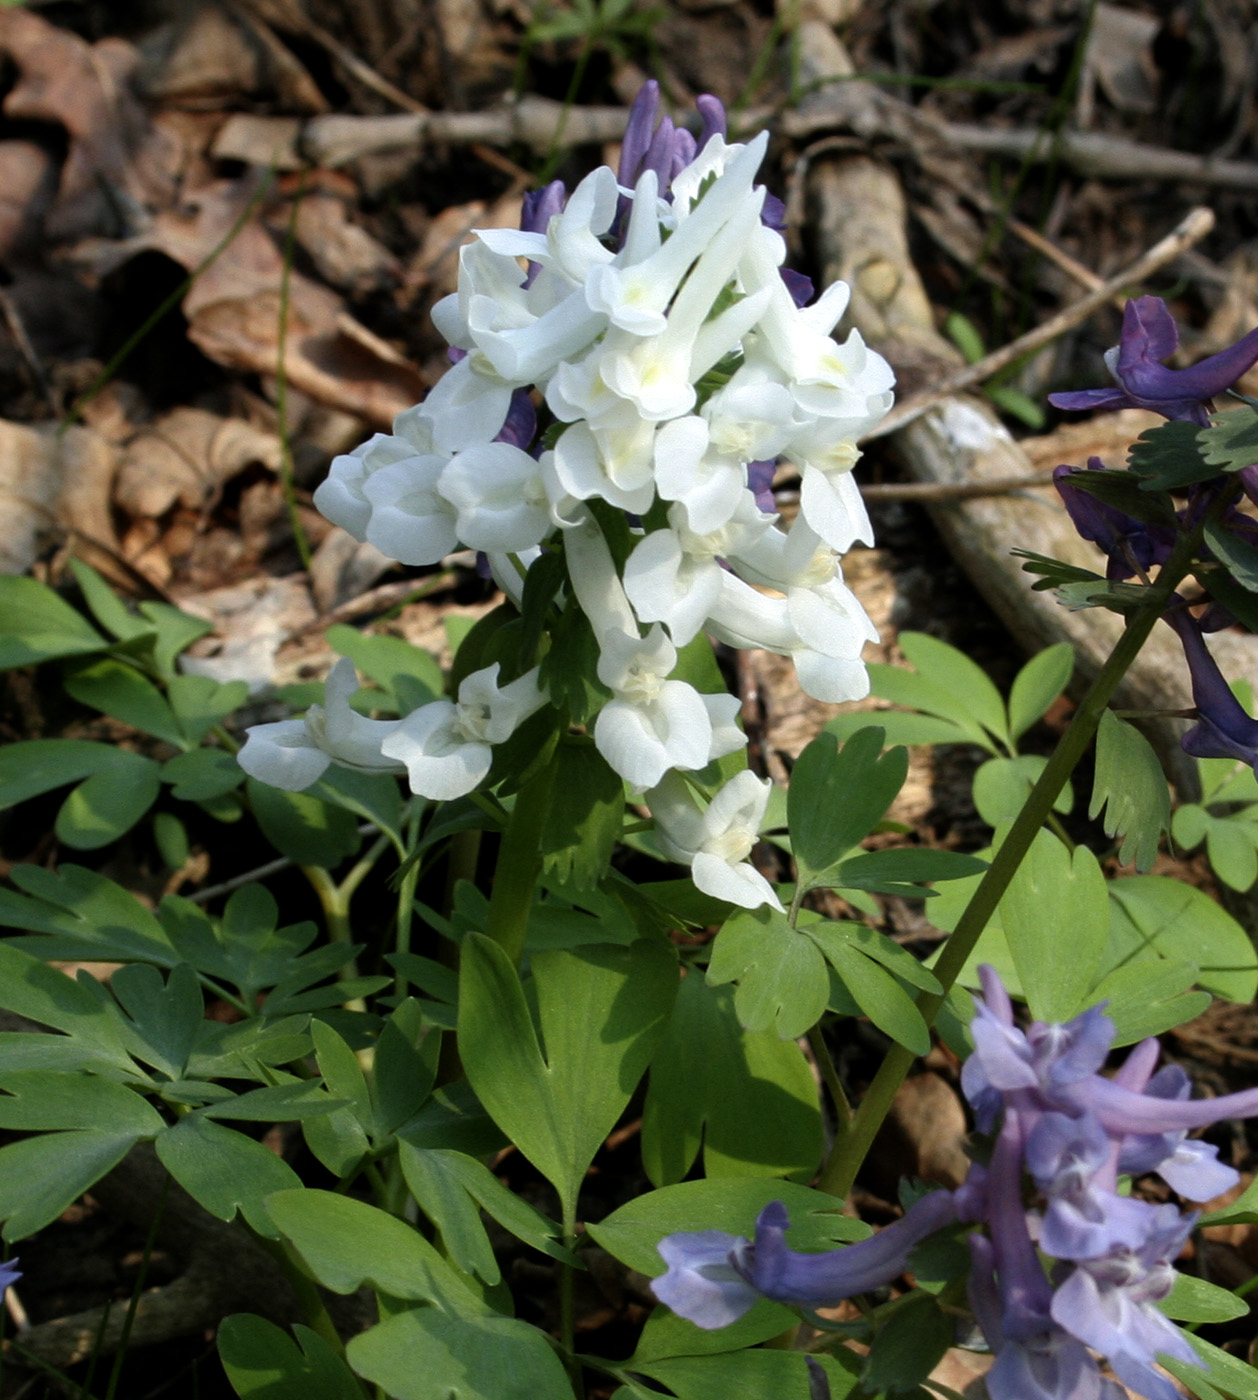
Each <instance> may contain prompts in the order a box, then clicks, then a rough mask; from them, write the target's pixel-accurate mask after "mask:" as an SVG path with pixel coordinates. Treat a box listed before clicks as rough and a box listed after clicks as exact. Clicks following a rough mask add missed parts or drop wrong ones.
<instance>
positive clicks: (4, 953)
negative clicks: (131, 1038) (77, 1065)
mask: <svg viewBox="0 0 1258 1400" xmlns="http://www.w3.org/2000/svg"><path fill="white" fill-rule="evenodd" d="M83 976H84V977H87V974H86V973H84V974H83ZM99 992H100V988H99V984H97V983H95V982H94V981H93V980H92V979H90V978H89V979H88V981H87V982H78V981H71V980H70V978H68V977H67V976H66V975H65V973H64V972H60V971H58V969H57V968H55V967H49V966H48V965H47V964H46V963H43V962H41V961H40V960H39V959H38V958H33V957H31V955H30V954H29V953H25V952H21V951H19V950H18V949H17V948H15V947H13V946H12V944H9V943H0V1006H3V1007H4V1009H5V1010H6V1011H14V1012H16V1013H17V1014H18V1015H19V1016H25V1017H26V1018H27V1020H29V1021H38V1022H39V1023H40V1025H44V1026H51V1027H52V1028H53V1029H54V1030H59V1031H64V1032H65V1033H66V1034H67V1035H72V1036H74V1037H76V1038H79V1039H82V1040H84V1041H87V1042H89V1043H91V1044H93V1045H96V1046H98V1047H100V1048H101V1049H103V1050H104V1051H106V1052H107V1053H108V1055H109V1057H110V1059H111V1060H112V1062H113V1063H114V1064H115V1065H116V1066H117V1067H118V1068H119V1069H122V1070H124V1071H131V1070H134V1066H133V1065H132V1063H131V1060H130V1058H129V1056H128V1055H127V1053H126V1051H125V1050H124V1049H123V1045H122V1038H121V1033H120V1031H119V1028H118V1023H117V1019H116V1017H114V1016H113V1015H111V1014H110V1010H109V1006H108V995H107V994H106V995H105V997H104V998H103V999H102V997H101V995H100V994H99Z"/></svg>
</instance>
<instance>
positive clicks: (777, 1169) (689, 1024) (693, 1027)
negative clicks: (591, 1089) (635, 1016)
mask: <svg viewBox="0 0 1258 1400" xmlns="http://www.w3.org/2000/svg"><path fill="white" fill-rule="evenodd" d="M901 951H903V950H901ZM904 956H905V957H908V958H911V957H912V955H911V954H909V953H905V954H904ZM700 1144H702V1146H703V1170H704V1175H705V1176H709V1177H722V1176H723V1177H730V1176H757V1177H773V1176H786V1177H790V1178H792V1179H797V1180H807V1179H808V1178H810V1177H811V1176H812V1174H813V1173H814V1172H815V1171H816V1169H817V1164H818V1162H819V1161H820V1158H821V1150H822V1140H821V1113H820V1109H819V1107H818V1101H817V1089H816V1085H815V1083H814V1081H813V1077H812V1070H811V1069H810V1068H809V1066H808V1063H807V1061H806V1060H805V1059H804V1056H803V1053H802V1052H801V1050H800V1048H799V1046H798V1044H797V1043H796V1042H795V1041H793V1040H780V1039H779V1038H778V1037H777V1036H776V1035H775V1034H774V1033H773V1032H772V1031H771V1030H768V1031H756V1032H752V1031H747V1030H745V1029H744V1028H743V1027H742V1026H741V1025H740V1024H739V1021H738V1018H737V1016H736V1015H735V1013H734V1006H733V998H732V997H731V995H730V993H729V991H728V990H727V989H725V988H723V987H721V988H716V987H709V986H708V985H707V984H706V983H705V982H704V980H703V978H702V977H700V976H699V975H698V974H697V973H695V972H693V971H692V972H690V973H688V974H687V975H686V976H685V977H684V978H683V979H682V982H681V986H680V987H679V989H678V992H677V1002H676V1005H675V1006H674V1008H673V1014H672V1017H671V1018H670V1020H669V1023H668V1032H667V1034H666V1035H665V1037H664V1039H663V1041H662V1042H661V1044H660V1048H659V1049H658V1050H657V1051H656V1052H655V1058H654V1059H653V1060H652V1061H651V1078H650V1085H649V1087H648V1089H647V1096H646V1105H645V1107H644V1108H643V1112H642V1163H643V1166H644V1167H645V1168H646V1173H647V1176H648V1177H650V1179H651V1182H652V1184H653V1185H655V1186H664V1185H669V1184H671V1183H673V1182H676V1181H680V1180H681V1179H682V1178H683V1177H684V1176H685V1175H686V1174H687V1172H689V1170H690V1168H691V1166H692V1164H693V1162H694V1159H695V1156H696V1155H697V1153H698V1151H699V1147H700Z"/></svg>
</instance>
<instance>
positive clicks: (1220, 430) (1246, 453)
mask: <svg viewBox="0 0 1258 1400" xmlns="http://www.w3.org/2000/svg"><path fill="white" fill-rule="evenodd" d="M1167 426H1170V425H1169V424H1168V425H1167ZM1182 426H1183V427H1185V428H1187V427H1190V426H1191V425H1190V424H1188V423H1185V424H1183V425H1182ZM1196 446H1197V450H1198V451H1199V452H1200V454H1201V456H1202V457H1203V458H1204V459H1205V461H1206V462H1208V463H1209V464H1210V465H1211V466H1213V467H1215V468H1216V469H1217V468H1219V467H1221V468H1222V469H1223V470H1224V471H1227V472H1238V471H1243V470H1244V468H1245V467H1249V466H1252V465H1253V464H1254V463H1255V462H1258V413H1255V412H1254V409H1253V407H1252V406H1251V405H1246V406H1245V407H1243V408H1236V409H1229V410H1228V412H1226V413H1217V414H1215V415H1214V417H1213V420H1212V422H1211V426H1210V427H1208V428H1201V429H1199V430H1198V432H1197V438H1196Z"/></svg>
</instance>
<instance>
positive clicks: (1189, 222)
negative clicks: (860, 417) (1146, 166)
mask: <svg viewBox="0 0 1258 1400" xmlns="http://www.w3.org/2000/svg"><path fill="white" fill-rule="evenodd" d="M1213 227H1214V212H1213V211H1212V210H1210V209H1207V208H1205V207H1204V206H1198V207H1197V208H1196V209H1190V210H1189V211H1188V213H1187V214H1186V215H1185V216H1184V218H1183V219H1181V220H1180V222H1179V223H1178V224H1176V226H1175V227H1174V228H1173V229H1172V230H1171V232H1170V233H1168V234H1167V235H1166V237H1165V238H1163V239H1160V240H1159V241H1158V242H1157V243H1155V244H1154V245H1153V247H1152V248H1150V249H1149V250H1148V251H1147V252H1145V253H1142V254H1141V255H1140V257H1138V258H1137V259H1136V260H1135V262H1133V263H1129V264H1128V265H1127V266H1126V267H1125V268H1123V269H1122V271H1121V272H1118V273H1115V275H1114V276H1113V277H1110V278H1107V279H1106V280H1105V281H1104V282H1103V283H1101V285H1100V286H1099V287H1097V288H1096V290H1095V291H1091V292H1088V293H1087V295H1086V296H1082V297H1080V298H1079V300H1078V301H1074V302H1071V303H1070V305H1069V306H1066V307H1063V309H1062V310H1061V311H1059V312H1058V313H1057V315H1056V316H1050V317H1049V319H1048V320H1047V321H1045V322H1043V323H1042V324H1041V325H1038V326H1036V327H1035V328H1034V329H1033V330H1029V331H1028V332H1027V333H1026V334H1025V335H1020V336H1019V337H1018V338H1017V339H1016V340H1011V341H1010V342H1009V344H1008V345H1003V346H1001V348H1000V349H999V350H993V351H992V353H991V354H990V355H984V356H983V358H982V359H981V360H977V361H975V363H974V364H972V365H966V366H965V368H964V369H959V370H955V371H954V372H953V373H952V374H949V375H945V376H944V378H942V379H940V380H938V381H937V382H936V384H935V385H934V387H933V388H931V389H930V390H929V391H928V392H926V393H923V394H917V395H916V396H915V397H913V398H911V399H906V400H904V402H903V403H900V404H898V405H897V406H896V407H895V408H894V409H892V411H891V412H890V413H889V414H888V415H887V416H886V417H885V418H884V419H883V420H882V422H881V423H879V424H878V426H877V427H876V428H874V429H873V431H872V432H870V433H867V434H866V435H865V437H864V438H863V439H862V441H864V442H871V441H873V439H875V438H880V437H886V435H887V434H888V433H894V432H895V431H896V430H897V429H899V428H902V427H904V425H905V424H906V423H911V422H912V421H913V420H914V419H915V418H920V417H921V416H922V414H923V413H925V412H926V410H927V409H928V408H930V407H931V406H932V405H934V404H937V403H942V402H943V400H944V399H947V398H951V397H952V396H953V395H954V394H959V393H960V392H961V391H962V390H964V389H969V388H972V387H973V386H974V385H975V384H981V383H982V382H983V381H984V380H985V379H990V378H991V377H992V375H994V374H996V373H997V372H998V371H999V370H1002V369H1004V368H1005V366H1006V365H1010V364H1012V363H1013V362H1014V361H1015V360H1019V359H1021V358H1022V356H1024V355H1028V354H1030V353H1031V352H1032V351H1033V350H1038V349H1039V348H1040V347H1041V346H1043V345H1047V344H1048V343H1049V342H1050V341H1053V340H1056V339H1057V337H1058V336H1059V335H1063V334H1064V333H1065V332H1066V331H1068V330H1070V328H1071V327H1072V326H1077V325H1078V324H1079V323H1080V322H1081V321H1085V320H1087V318H1088V317H1089V316H1091V314H1092V313H1093V312H1094V311H1095V310H1096V309H1097V308H1098V307H1100V306H1104V305H1105V303H1106V302H1108V301H1109V300H1110V298H1111V297H1113V296H1114V295H1115V294H1116V293H1118V292H1120V291H1121V290H1122V289H1123V288H1124V287H1126V286H1129V285H1130V284H1132V283H1136V282H1141V281H1143V280H1144V279H1145V278H1146V277H1148V275H1149V274H1150V273H1151V272H1156V271H1157V269H1158V268H1159V267H1164V266H1165V265H1166V264H1167V263H1168V262H1171V261H1173V260H1174V259H1175V258H1177V257H1178V256H1179V255H1180V253H1182V252H1183V251H1184V249H1185V248H1191V247H1192V245H1193V244H1194V243H1198V242H1200V241H1201V239H1203V238H1204V237H1205V236H1206V234H1207V233H1209V232H1210V230H1211V229H1212V228H1213Z"/></svg>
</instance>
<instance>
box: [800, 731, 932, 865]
mask: <svg viewBox="0 0 1258 1400" xmlns="http://www.w3.org/2000/svg"><path fill="white" fill-rule="evenodd" d="M882 741H883V732H882V730H881V729H872V728H871V729H862V730H861V731H860V732H859V733H857V734H854V735H853V736H852V738H850V739H849V740H848V741H847V743H846V744H844V745H843V747H842V749H841V750H838V749H837V741H836V740H835V738H834V735H833V734H826V733H824V732H823V733H821V734H819V735H818V736H817V737H816V738H815V739H814V740H813V741H812V743H810V744H809V745H808V747H807V748H806V749H805V750H804V751H803V753H801V754H800V756H799V758H798V759H797V760H796V762H795V767H794V769H793V770H792V772H791V785H790V788H789V790H788V792H787V815H788V820H789V823H790V830H791V851H792V853H793V855H794V857H795V863H796V865H797V866H798V868H799V878H800V880H801V881H802V882H804V883H806V884H815V883H816V881H817V877H818V876H819V875H820V874H821V873H822V872H823V871H825V870H828V869H829V867H830V866H832V865H833V864H834V863H835V862H836V861H838V860H839V859H840V858H841V857H842V856H843V855H844V854H845V853H846V852H847V851H849V850H851V849H852V847H853V846H855V845H857V844H858V843H859V842H860V841H862V840H863V839H864V838H865V837H866V836H867V835H868V834H869V833H870V832H871V831H872V830H873V828H874V827H875V826H876V825H877V823H878V821H879V819H880V818H881V817H882V815H883V813H884V812H886V810H887V808H888V807H889V806H890V805H891V803H892V801H893V800H894V799H895V795H896V794H897V793H898V792H899V791H900V788H901V787H902V786H903V784H904V779H905V777H906V776H907V774H908V762H909V758H908V753H907V752H906V751H905V750H904V749H892V750H891V752H890V753H888V754H885V755H884V754H883V752H882ZM836 750H837V752H836Z"/></svg>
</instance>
